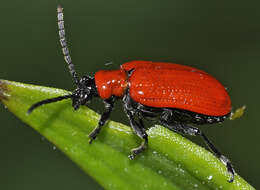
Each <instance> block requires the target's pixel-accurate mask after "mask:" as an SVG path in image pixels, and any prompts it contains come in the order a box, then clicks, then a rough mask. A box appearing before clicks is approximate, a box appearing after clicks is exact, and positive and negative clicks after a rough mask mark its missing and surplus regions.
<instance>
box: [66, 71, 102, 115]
mask: <svg viewBox="0 0 260 190" xmlns="http://www.w3.org/2000/svg"><path fill="white" fill-rule="evenodd" d="M77 86H78V87H77V88H76V89H75V90H74V91H73V93H72V97H71V99H72V106H73V108H74V109H75V110H77V109H78V108H79V107H80V105H86V104H87V103H88V102H89V101H90V100H91V99H92V98H93V97H95V96H97V88H96V85H95V79H94V77H90V76H83V77H82V78H81V79H80V80H79V83H78V84H77Z"/></svg>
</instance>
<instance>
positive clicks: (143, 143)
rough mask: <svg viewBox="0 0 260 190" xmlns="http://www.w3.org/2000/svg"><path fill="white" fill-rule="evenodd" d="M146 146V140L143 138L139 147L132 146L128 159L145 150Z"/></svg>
mask: <svg viewBox="0 0 260 190" xmlns="http://www.w3.org/2000/svg"><path fill="white" fill-rule="evenodd" d="M146 148H147V140H144V141H143V142H142V144H141V145H140V146H139V147H137V148H133V149H132V150H131V152H132V154H130V155H129V156H128V157H129V158H130V160H133V159H134V158H135V157H136V156H137V155H138V154H140V153H142V152H143V151H145V149H146Z"/></svg>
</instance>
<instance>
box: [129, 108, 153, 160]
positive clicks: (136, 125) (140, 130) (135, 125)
mask: <svg viewBox="0 0 260 190" xmlns="http://www.w3.org/2000/svg"><path fill="white" fill-rule="evenodd" d="M126 114H127V116H128V118H129V121H130V126H131V127H132V129H133V131H134V132H135V134H136V135H137V136H138V137H140V138H141V139H143V142H142V144H141V145H140V146H139V147H137V148H134V149H132V150H131V152H132V154H130V155H129V158H130V159H131V160H133V159H134V158H135V157H136V155H138V154H140V153H141V152H143V151H144V150H145V149H146V148H147V145H148V135H147V133H146V132H145V128H144V125H143V121H142V120H141V119H140V120H139V122H137V121H136V120H135V118H134V114H133V113H132V112H131V111H129V110H126Z"/></svg>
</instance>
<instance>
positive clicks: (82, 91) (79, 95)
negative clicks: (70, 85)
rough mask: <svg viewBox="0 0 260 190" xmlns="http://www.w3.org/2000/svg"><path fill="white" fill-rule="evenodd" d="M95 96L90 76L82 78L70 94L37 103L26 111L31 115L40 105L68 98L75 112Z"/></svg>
mask: <svg viewBox="0 0 260 190" xmlns="http://www.w3.org/2000/svg"><path fill="white" fill-rule="evenodd" d="M95 96H98V93H97V88H96V85H95V79H94V78H93V77H90V76H84V77H82V78H81V79H80V80H79V81H78V83H77V88H76V89H75V90H74V91H73V93H72V94H67V95H64V96H58V97H55V98H50V99H46V100H42V101H40V102H37V103H35V104H33V105H32V106H31V107H30V108H29V109H28V111H27V113H31V112H32V111H33V110H34V109H36V108H37V107H39V106H41V105H44V104H49V103H53V102H58V101H61V100H64V99H69V98H71V99H72V106H73V108H74V109H75V110H77V109H78V108H79V107H80V106H81V105H86V104H87V103H88V101H89V100H91V99H92V98H93V97H95Z"/></svg>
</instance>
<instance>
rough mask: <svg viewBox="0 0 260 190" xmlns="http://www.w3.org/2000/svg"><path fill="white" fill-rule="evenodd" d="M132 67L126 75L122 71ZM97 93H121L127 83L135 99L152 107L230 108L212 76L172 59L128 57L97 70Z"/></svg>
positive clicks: (218, 111) (209, 111)
mask: <svg viewBox="0 0 260 190" xmlns="http://www.w3.org/2000/svg"><path fill="white" fill-rule="evenodd" d="M132 69H133V72H132V73H131V75H130V76H129V77H128V76H127V75H126V74H125V73H126V72H127V71H130V70H132ZM95 82H96V86H97V89H98V93H99V96H100V97H101V98H103V99H107V98H110V97H111V96H113V95H114V96H118V97H121V96H123V95H124V91H125V89H126V88H127V87H128V88H129V91H130V96H131V98H133V100H134V101H136V102H138V103H141V104H143V105H146V106H151V107H168V108H178V109H183V110H188V111H192V112H196V113H200V114H204V115H210V116H224V115H227V114H228V113H230V112H231V101H230V97H229V95H228V93H227V91H226V90H225V88H224V86H223V85H222V84H221V83H220V82H219V81H217V80H216V79H215V78H214V77H213V76H211V75H209V74H208V73H206V72H204V71H201V70H199V69H196V68H193V67H189V66H184V65H178V64H174V63H161V62H151V61H131V62H128V63H124V64H123V65H121V67H120V69H119V70H113V71H107V70H106V71H103V70H102V71H98V72H96V74H95Z"/></svg>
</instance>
